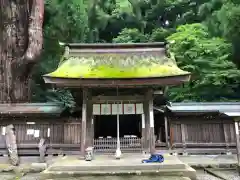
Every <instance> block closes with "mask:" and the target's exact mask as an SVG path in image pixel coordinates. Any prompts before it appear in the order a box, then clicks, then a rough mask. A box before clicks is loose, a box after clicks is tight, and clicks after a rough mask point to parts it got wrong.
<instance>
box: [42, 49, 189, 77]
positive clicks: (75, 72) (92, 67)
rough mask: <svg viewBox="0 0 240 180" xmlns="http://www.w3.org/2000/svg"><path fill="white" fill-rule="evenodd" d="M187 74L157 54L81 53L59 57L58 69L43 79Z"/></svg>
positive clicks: (166, 58) (172, 62)
mask: <svg viewBox="0 0 240 180" xmlns="http://www.w3.org/2000/svg"><path fill="white" fill-rule="evenodd" d="M185 74H189V73H188V72H186V71H183V70H181V69H180V68H178V66H177V65H176V62H175V61H174V60H173V59H170V58H168V57H166V56H159V54H158V53H155V54H154V53H153V54H149V53H144V52H141V53H130V54H129V53H108V52H104V53H91V54H89V53H87V54H85V53H83V54H78V56H76V55H74V56H73V55H71V54H70V55H69V56H66V57H64V58H63V60H62V61H61V63H60V64H59V67H58V68H57V69H56V70H55V71H54V72H52V73H49V74H47V75H45V76H50V77H57V78H106V79H111V78H150V77H168V76H177V75H185Z"/></svg>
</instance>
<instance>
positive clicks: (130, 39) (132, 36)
mask: <svg viewBox="0 0 240 180" xmlns="http://www.w3.org/2000/svg"><path fill="white" fill-rule="evenodd" d="M147 41H148V35H145V34H143V33H141V32H140V31H139V30H138V29H127V28H124V29H123V30H122V31H121V32H120V33H119V35H118V37H116V38H114V39H113V42H114V43H139V42H147Z"/></svg>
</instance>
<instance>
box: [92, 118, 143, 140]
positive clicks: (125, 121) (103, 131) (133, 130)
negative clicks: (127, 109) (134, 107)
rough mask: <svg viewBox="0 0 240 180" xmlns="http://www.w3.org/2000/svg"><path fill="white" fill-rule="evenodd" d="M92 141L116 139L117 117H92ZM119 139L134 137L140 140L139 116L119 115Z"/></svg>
mask: <svg viewBox="0 0 240 180" xmlns="http://www.w3.org/2000/svg"><path fill="white" fill-rule="evenodd" d="M94 121H95V122H94V139H98V138H101V137H102V138H106V137H113V138H116V137H117V116H116V115H97V116H95V117H94ZM119 125H120V127H119V130H120V137H126V136H136V137H139V138H141V115H139V114H136V115H132V114H131V115H120V121H119Z"/></svg>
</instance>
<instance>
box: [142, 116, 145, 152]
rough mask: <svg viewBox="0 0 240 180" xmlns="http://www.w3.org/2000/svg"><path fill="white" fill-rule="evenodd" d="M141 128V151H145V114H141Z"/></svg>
mask: <svg viewBox="0 0 240 180" xmlns="http://www.w3.org/2000/svg"><path fill="white" fill-rule="evenodd" d="M141 127H142V147H143V150H144V151H145V142H146V141H145V139H146V135H145V134H146V131H145V114H142V122H141Z"/></svg>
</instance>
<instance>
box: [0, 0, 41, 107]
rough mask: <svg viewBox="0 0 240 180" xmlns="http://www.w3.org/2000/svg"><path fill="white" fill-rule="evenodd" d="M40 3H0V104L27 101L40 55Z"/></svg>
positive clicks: (21, 0)
mask: <svg viewBox="0 0 240 180" xmlns="http://www.w3.org/2000/svg"><path fill="white" fill-rule="evenodd" d="M43 15H44V1H43V0H1V1H0V103H12V102H14V103H17V102H28V101H29V100H30V97H31V91H30V79H31V69H32V66H33V65H34V64H35V63H36V62H37V60H38V59H39V56H40V54H41V49H42V44H43V38H42V24H43Z"/></svg>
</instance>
